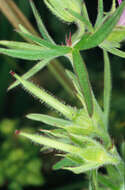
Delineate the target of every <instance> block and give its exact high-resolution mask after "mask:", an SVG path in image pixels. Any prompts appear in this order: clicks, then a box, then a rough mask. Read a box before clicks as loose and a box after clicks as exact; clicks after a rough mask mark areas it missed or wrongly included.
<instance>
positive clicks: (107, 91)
mask: <svg viewBox="0 0 125 190" xmlns="http://www.w3.org/2000/svg"><path fill="white" fill-rule="evenodd" d="M103 52H104V118H105V123H106V127H108V120H109V110H110V99H111V88H112V84H111V69H110V61H109V57H108V54H107V52H106V51H103Z"/></svg>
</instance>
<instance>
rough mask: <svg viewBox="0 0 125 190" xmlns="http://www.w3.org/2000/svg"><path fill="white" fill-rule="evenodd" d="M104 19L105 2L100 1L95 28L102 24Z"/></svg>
mask: <svg viewBox="0 0 125 190" xmlns="http://www.w3.org/2000/svg"><path fill="white" fill-rule="evenodd" d="M102 18H103V0H98V15H97V19H96V23H95V26H94V27H95V28H96V27H98V25H99V24H100V23H101V22H102Z"/></svg>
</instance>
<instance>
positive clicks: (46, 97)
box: [10, 71, 76, 119]
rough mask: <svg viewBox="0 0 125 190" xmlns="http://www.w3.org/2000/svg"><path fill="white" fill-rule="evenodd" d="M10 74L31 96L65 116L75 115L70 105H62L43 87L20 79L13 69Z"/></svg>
mask: <svg viewBox="0 0 125 190" xmlns="http://www.w3.org/2000/svg"><path fill="white" fill-rule="evenodd" d="M10 74H11V75H13V76H14V77H15V78H16V79H17V80H19V81H20V83H21V84H22V85H23V87H24V88H25V89H26V90H28V91H29V92H30V93H31V94H32V95H33V96H35V97H36V98H38V99H40V100H41V101H43V102H45V103H47V104H48V105H49V106H51V107H52V108H54V109H55V110H57V111H58V112H60V113H61V114H63V115H64V116H65V117H66V118H68V119H73V118H74V117H75V114H76V112H75V110H74V109H73V108H72V107H69V106H66V105H64V104H63V103H61V102H60V101H59V100H57V99H56V98H54V97H53V96H51V95H50V94H48V93H47V92H45V90H44V89H42V88H38V87H37V86H36V85H34V84H33V83H32V82H29V81H27V80H24V79H22V78H21V77H19V76H18V75H17V74H16V73H14V72H13V71H11V72H10Z"/></svg>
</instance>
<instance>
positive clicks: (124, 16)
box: [117, 9, 125, 26]
mask: <svg viewBox="0 0 125 190" xmlns="http://www.w3.org/2000/svg"><path fill="white" fill-rule="evenodd" d="M117 25H118V26H125V9H124V11H123V13H122V15H121V17H120V19H119V21H118V23H117Z"/></svg>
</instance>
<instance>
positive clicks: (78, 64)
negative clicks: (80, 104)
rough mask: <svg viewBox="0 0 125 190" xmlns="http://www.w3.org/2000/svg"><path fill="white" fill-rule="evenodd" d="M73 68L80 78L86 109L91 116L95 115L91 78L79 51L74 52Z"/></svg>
mask: <svg viewBox="0 0 125 190" xmlns="http://www.w3.org/2000/svg"><path fill="white" fill-rule="evenodd" d="M72 56H73V66H74V70H75V72H76V75H77V77H78V81H79V85H80V87H81V91H82V94H83V96H84V99H85V103H86V107H87V110H88V113H89V115H90V116H92V114H93V101H92V94H91V87H90V83H89V77H88V73H87V69H86V66H85V63H84V61H83V60H82V58H81V55H80V53H79V51H78V50H73V52H72Z"/></svg>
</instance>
